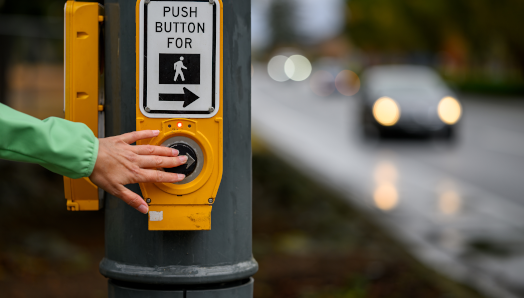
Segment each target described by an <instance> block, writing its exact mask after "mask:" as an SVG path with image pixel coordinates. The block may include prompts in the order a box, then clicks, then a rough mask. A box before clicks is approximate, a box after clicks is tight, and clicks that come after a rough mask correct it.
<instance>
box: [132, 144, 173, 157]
mask: <svg viewBox="0 0 524 298" xmlns="http://www.w3.org/2000/svg"><path fill="white" fill-rule="evenodd" d="M133 148H134V151H135V153H136V154H138V155H159V156H178V150H176V149H171V148H168V147H161V146H152V145H141V146H134V147H133Z"/></svg>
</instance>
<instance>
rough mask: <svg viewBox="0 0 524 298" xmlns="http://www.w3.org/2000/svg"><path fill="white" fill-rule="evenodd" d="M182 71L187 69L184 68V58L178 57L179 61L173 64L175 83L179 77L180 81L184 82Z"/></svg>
mask: <svg viewBox="0 0 524 298" xmlns="http://www.w3.org/2000/svg"><path fill="white" fill-rule="evenodd" d="M182 69H187V67H185V66H184V56H182V57H180V61H178V62H175V82H176V80H177V78H178V76H179V75H180V76H181V77H182V81H185V80H186V79H185V78H184V73H183V72H182Z"/></svg>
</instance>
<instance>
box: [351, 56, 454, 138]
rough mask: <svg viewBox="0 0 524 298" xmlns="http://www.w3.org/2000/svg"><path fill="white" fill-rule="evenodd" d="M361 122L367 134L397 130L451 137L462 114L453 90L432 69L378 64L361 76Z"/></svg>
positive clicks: (414, 133)
mask: <svg viewBox="0 0 524 298" xmlns="http://www.w3.org/2000/svg"><path fill="white" fill-rule="evenodd" d="M362 84H363V86H362V89H361V91H362V122H363V123H362V124H363V128H364V132H365V134H366V135H372V134H377V133H378V134H379V136H387V135H394V134H398V133H404V134H412V135H426V136H433V135H438V136H442V137H444V138H448V139H450V138H451V137H452V136H453V135H454V130H455V126H456V124H457V123H458V122H459V120H460V118H461V116H462V107H461V104H460V102H459V101H458V100H457V99H456V96H455V95H454V93H453V91H452V90H451V89H450V88H449V87H448V86H447V85H446V83H445V82H444V81H443V80H442V79H441V78H440V76H439V75H438V74H437V73H436V72H435V71H434V70H432V69H431V68H428V67H425V66H414V65H390V66H375V67H371V68H369V69H367V70H366V71H365V72H364V73H363V75H362Z"/></svg>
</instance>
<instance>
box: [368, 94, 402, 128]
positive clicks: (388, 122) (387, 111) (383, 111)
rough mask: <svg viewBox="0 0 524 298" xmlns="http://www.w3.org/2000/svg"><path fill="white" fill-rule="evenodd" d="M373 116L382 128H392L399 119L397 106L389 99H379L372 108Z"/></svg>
mask: <svg viewBox="0 0 524 298" xmlns="http://www.w3.org/2000/svg"><path fill="white" fill-rule="evenodd" d="M373 116H374V117H375V119H376V120H377V122H378V123H380V124H381V125H383V126H392V125H395V123H397V121H398V119H399V118H400V108H399V106H398V104H397V103H396V102H395V101H394V100H393V99H391V98H389V97H381V98H379V99H378V100H377V101H376V102H375V105H374V106H373Z"/></svg>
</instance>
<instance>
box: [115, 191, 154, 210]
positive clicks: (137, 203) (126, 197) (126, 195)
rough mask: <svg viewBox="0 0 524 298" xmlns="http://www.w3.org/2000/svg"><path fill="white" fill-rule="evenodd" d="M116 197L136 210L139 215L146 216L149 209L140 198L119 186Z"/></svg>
mask: <svg viewBox="0 0 524 298" xmlns="http://www.w3.org/2000/svg"><path fill="white" fill-rule="evenodd" d="M116 196H117V197H118V198H120V199H121V200H122V201H124V202H126V203H127V204H128V205H129V206H131V207H133V208H135V209H136V210H138V211H139V212H140V213H143V214H147V212H149V207H148V206H147V203H146V202H145V201H144V200H143V199H142V197H141V196H139V195H137V194H136V193H134V192H132V191H130V190H129V189H127V188H125V187H123V186H120V189H119V192H118V194H116Z"/></svg>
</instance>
